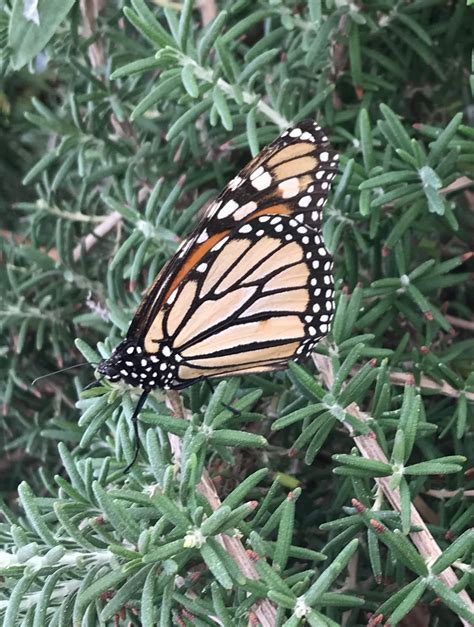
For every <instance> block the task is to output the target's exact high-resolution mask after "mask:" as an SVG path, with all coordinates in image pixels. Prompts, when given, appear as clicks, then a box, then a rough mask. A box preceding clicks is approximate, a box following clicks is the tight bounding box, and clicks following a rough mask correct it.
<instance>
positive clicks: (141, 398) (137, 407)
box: [123, 390, 150, 474]
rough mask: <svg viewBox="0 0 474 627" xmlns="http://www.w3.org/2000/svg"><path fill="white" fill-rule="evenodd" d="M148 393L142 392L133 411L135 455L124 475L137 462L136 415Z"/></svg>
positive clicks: (138, 450)
mask: <svg viewBox="0 0 474 627" xmlns="http://www.w3.org/2000/svg"><path fill="white" fill-rule="evenodd" d="M149 393H150V392H149V390H145V391H144V392H143V394H142V395H141V396H140V398H139V400H138V403H137V406H136V407H135V411H134V412H133V416H132V425H133V434H134V439H135V453H134V455H133V459H132V461H131V462H130V463H129V465H128V466H127V467H126V468H125V470H124V471H123V472H124V474H126V473H128V472H129V471H130V468H131V467H132V466H133V464H134V463H135V462H136V461H137V457H138V453H139V452H140V435H139V433H138V415H139V414H140V412H141V410H142V409H143V405H144V404H145V401H146V399H147V397H148V394H149Z"/></svg>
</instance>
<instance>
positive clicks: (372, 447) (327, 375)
mask: <svg viewBox="0 0 474 627" xmlns="http://www.w3.org/2000/svg"><path fill="white" fill-rule="evenodd" d="M313 360H314V363H315V364H316V367H317V368H318V370H319V372H320V374H321V378H322V380H323V382H324V384H325V385H326V386H327V387H328V388H331V387H332V384H333V382H334V373H333V370H332V364H331V361H330V359H329V357H326V356H325V355H319V354H314V355H313ZM345 411H346V412H347V413H349V414H350V415H351V416H354V418H358V419H359V420H361V421H362V422H368V421H369V419H370V418H369V416H368V415H367V414H365V413H364V412H363V411H361V409H360V408H359V406H358V405H357V404H356V403H352V404H351V405H349V406H348V407H346V408H345ZM354 442H355V444H356V446H357V448H358V449H359V451H360V452H361V454H362V456H363V457H365V458H366V459H372V460H376V461H381V462H384V463H385V464H387V463H388V459H387V457H386V455H385V453H384V452H383V450H382V447H381V446H380V444H379V443H378V442H377V439H376V436H375V434H374V433H373V432H371V433H369V434H368V435H358V436H354ZM375 481H376V482H377V484H378V486H379V487H380V488H381V490H382V491H383V493H384V496H385V498H386V499H387V501H388V502H389V503H390V505H391V506H392V507H393V509H394V510H395V511H397V512H400V511H401V502H400V492H399V490H392V489H391V488H390V485H389V481H390V479H389V478H388V477H379V478H377V479H375ZM410 521H411V526H412V527H417V528H419V529H421V531H416V532H412V533H410V537H411V539H412V542H413V544H414V545H415V546H416V548H417V549H418V551H419V552H420V555H422V556H423V558H424V560H425V562H426V564H427V565H428V566H430V565H431V564H432V563H433V562H434V561H435V560H436V559H437V558H438V557H439V556H440V555H441V554H442V550H441V549H440V547H439V546H438V544H437V543H436V540H435V539H434V538H433V536H432V535H431V532H430V530H429V529H428V527H427V526H426V524H425V521H424V520H423V518H422V517H421V516H420V514H419V512H418V511H417V509H416V508H415V507H414V506H413V504H412V505H411V510H410ZM439 579H440V580H441V581H442V582H443V583H444V584H445V585H446V586H448V588H450V589H451V590H452V589H453V588H454V586H456V585H457V584H458V583H459V582H458V578H457V577H456V573H455V572H454V570H453V569H452V568H451V567H449V568H446V569H445V570H444V571H443V572H442V573H441V574H440V575H439ZM458 595H459V597H460V598H461V599H462V600H463V602H464V603H465V604H466V605H467V606H468V607H469V609H470V610H471V611H474V604H473V602H472V600H471V598H470V597H469V595H468V594H467V592H466V591H465V590H461V591H460V592H458ZM461 622H462V623H463V625H465V627H469V623H468V622H467V621H465V620H464V619H461Z"/></svg>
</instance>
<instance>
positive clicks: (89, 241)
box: [72, 211, 122, 261]
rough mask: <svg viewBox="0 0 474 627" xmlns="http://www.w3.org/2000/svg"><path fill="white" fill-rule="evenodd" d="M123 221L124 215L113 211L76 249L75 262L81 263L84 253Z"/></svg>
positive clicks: (73, 255) (74, 253)
mask: <svg viewBox="0 0 474 627" xmlns="http://www.w3.org/2000/svg"><path fill="white" fill-rule="evenodd" d="M121 220H122V215H121V214H120V213H119V212H118V211H113V212H112V213H111V214H110V215H108V216H107V217H106V218H105V220H104V221H103V222H101V223H100V224H99V225H98V226H96V227H95V229H94V230H93V231H92V233H89V234H88V235H86V236H85V237H84V238H83V239H82V240H81V241H80V242H79V244H77V246H75V247H74V250H73V252H72V258H73V259H74V261H79V259H80V258H81V255H82V253H83V252H87V251H88V250H90V249H91V248H92V247H93V246H95V244H96V243H97V242H98V241H99V239H100V238H101V237H104V235H106V234H107V233H108V232H109V231H111V230H112V229H113V228H114V227H115V226H116V225H117V224H118V223H119V222H121Z"/></svg>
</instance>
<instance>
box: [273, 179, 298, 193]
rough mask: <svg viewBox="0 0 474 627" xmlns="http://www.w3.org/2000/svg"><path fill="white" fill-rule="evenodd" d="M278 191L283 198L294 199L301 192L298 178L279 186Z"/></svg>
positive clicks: (288, 180)
mask: <svg viewBox="0 0 474 627" xmlns="http://www.w3.org/2000/svg"><path fill="white" fill-rule="evenodd" d="M278 189H279V190H280V192H281V197H282V198H293V196H296V194H297V193H298V192H299V189H300V182H299V180H298V178H297V177H296V176H294V177H293V178H291V179H286V181H283V182H282V183H280V184H279V185H278Z"/></svg>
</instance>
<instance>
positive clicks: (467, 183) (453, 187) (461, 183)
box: [439, 176, 474, 194]
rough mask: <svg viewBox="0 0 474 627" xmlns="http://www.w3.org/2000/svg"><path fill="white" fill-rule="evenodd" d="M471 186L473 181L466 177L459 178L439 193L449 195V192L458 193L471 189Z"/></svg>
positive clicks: (473, 183)
mask: <svg viewBox="0 0 474 627" xmlns="http://www.w3.org/2000/svg"><path fill="white" fill-rule="evenodd" d="M473 185H474V181H473V180H472V179H470V178H469V177H467V176H460V177H459V178H457V179H456V180H455V181H453V182H452V183H451V184H450V185H447V186H446V187H443V188H442V189H440V190H439V191H440V192H441V193H442V194H450V193H451V192H459V191H460V190H461V189H466V188H467V187H472V186H473Z"/></svg>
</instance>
